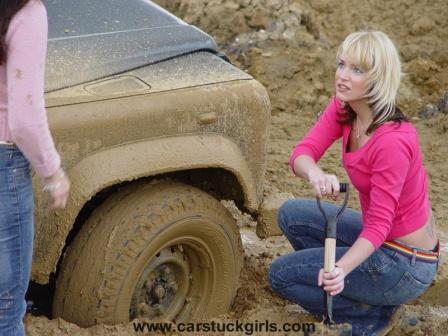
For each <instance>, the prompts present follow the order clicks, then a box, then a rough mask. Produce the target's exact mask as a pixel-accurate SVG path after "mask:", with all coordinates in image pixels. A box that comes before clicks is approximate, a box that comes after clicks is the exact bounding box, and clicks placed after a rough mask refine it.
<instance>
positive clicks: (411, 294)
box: [384, 272, 431, 305]
mask: <svg viewBox="0 0 448 336" xmlns="http://www.w3.org/2000/svg"><path fill="white" fill-rule="evenodd" d="M430 284H431V283H424V282H421V281H420V280H418V279H416V278H415V277H413V276H412V274H410V273H409V272H404V274H403V276H402V277H401V279H400V281H398V282H397V283H396V284H395V285H394V286H393V287H392V288H390V289H389V290H387V291H386V292H385V293H384V298H385V299H386V302H387V303H388V304H390V305H401V304H403V303H406V302H408V301H411V300H414V299H416V298H417V297H419V296H420V295H421V294H423V292H424V291H425V290H426V289H427V288H428V287H429V285H430Z"/></svg>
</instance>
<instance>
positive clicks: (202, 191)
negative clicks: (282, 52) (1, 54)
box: [32, 0, 270, 326]
mask: <svg viewBox="0 0 448 336" xmlns="http://www.w3.org/2000/svg"><path fill="white" fill-rule="evenodd" d="M45 4H46V6H47V11H48V17H49V49H48V63H47V79H46V84H47V87H46V104H47V112H48V120H49V124H50V128H51V130H52V133H53V136H54V138H55V142H56V145H57V148H58V150H59V152H60V153H61V156H62V158H63V164H64V168H65V170H66V171H67V174H68V175H69V177H70V179H71V182H72V190H71V196H70V199H69V203H68V206H67V208H66V209H65V210H63V211H57V212H51V211H48V210H46V209H45V208H44V202H45V199H44V195H43V193H42V192H41V191H40V188H39V181H37V179H36V181H35V185H36V236H35V247H34V264H33V270H32V279H33V281H34V282H35V283H37V284H42V285H45V284H49V283H55V284H56V285H55V291H54V299H53V316H54V317H58V316H59V317H62V318H64V319H66V320H68V321H72V322H75V323H77V324H78V325H81V326H89V325H93V324H96V323H100V322H106V323H117V322H126V321H129V320H132V319H134V318H137V317H146V318H149V319H156V318H162V319H168V320H174V321H182V320H184V321H186V320H191V319H194V318H204V317H209V316H215V315H217V314H220V313H223V312H226V311H227V310H228V309H229V307H230V306H231V304H232V301H233V299H234V296H235V294H236V291H237V289H238V284H239V275H240V270H241V267H242V261H243V260H242V245H241V238H240V234H239V231H238V227H237V225H236V223H235V220H234V219H233V217H232V216H231V214H230V213H229V211H228V210H227V209H226V208H225V207H224V206H223V205H222V203H221V202H220V200H222V199H228V200H234V201H235V204H236V205H237V206H238V207H239V208H240V209H241V210H243V211H245V212H248V213H251V214H253V215H257V213H258V211H259V209H260V204H261V203H262V198H263V177H264V173H265V165H266V143H267V139H268V133H267V132H268V124H269V116H270V104H269V99H268V96H267V93H266V91H265V89H264V88H263V87H262V85H261V84H259V83H258V82H257V81H256V80H254V79H253V78H252V77H251V76H249V75H248V74H247V73H245V72H244V71H241V70H239V69H237V68H236V67H235V66H233V65H232V64H231V63H230V62H229V61H228V60H227V59H226V57H225V56H223V55H222V54H220V52H219V51H218V49H217V46H216V44H215V42H214V40H213V39H212V38H211V37H210V36H208V35H207V34H205V33H204V32H202V31H200V30H199V29H197V28H196V27H193V26H191V25H188V24H186V23H184V22H183V21H181V20H180V19H178V18H176V17H175V16H173V15H171V14H170V13H168V12H167V11H165V10H163V9H162V8H160V7H158V6H157V5H155V4H153V3H151V2H149V1H146V0H133V1H118V0H77V1H62V0H47V1H45Z"/></svg>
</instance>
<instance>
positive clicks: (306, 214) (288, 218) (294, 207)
mask: <svg viewBox="0 0 448 336" xmlns="http://www.w3.org/2000/svg"><path fill="white" fill-rule="evenodd" d="M313 205H314V204H313V203H312V201H310V200H307V199H291V200H288V201H286V202H285V203H283V204H282V206H281V207H280V208H279V210H278V215H277V221H278V225H279V227H280V229H281V230H282V232H283V233H284V234H285V235H286V236H288V233H290V232H291V226H294V233H296V234H297V233H298V232H297V230H300V225H301V224H302V223H312V222H315V217H316V216H315V213H314V208H313Z"/></svg>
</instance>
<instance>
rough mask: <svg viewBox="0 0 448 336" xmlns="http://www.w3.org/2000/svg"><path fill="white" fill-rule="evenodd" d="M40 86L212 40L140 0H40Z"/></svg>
mask: <svg viewBox="0 0 448 336" xmlns="http://www.w3.org/2000/svg"><path fill="white" fill-rule="evenodd" d="M45 5H46V7H47V12H48V21H49V33H48V35H49V41H48V58H47V74H46V75H47V78H46V91H54V90H58V89H61V88H65V87H69V86H73V85H77V84H82V83H85V82H89V81H92V80H96V79H100V78H103V77H107V76H111V75H114V74H118V73H121V72H124V71H128V70H132V69H135V68H138V67H141V66H145V65H148V64H152V63H156V62H159V61H162V60H165V59H169V58H173V57H176V56H179V55H183V54H187V53H191V52H193V51H197V50H210V51H212V52H216V51H217V47H216V44H215V42H214V40H213V39H212V38H211V37H210V36H208V35H207V34H205V33H204V32H202V31H200V30H199V29H197V28H196V27H194V26H190V25H187V24H186V23H184V22H183V21H182V20H180V19H178V18H176V17H175V16H173V15H171V14H170V13H168V12H166V11H165V10H163V9H162V8H160V7H159V6H157V5H155V4H154V3H152V2H150V1H146V0H77V1H72V0H46V1H45Z"/></svg>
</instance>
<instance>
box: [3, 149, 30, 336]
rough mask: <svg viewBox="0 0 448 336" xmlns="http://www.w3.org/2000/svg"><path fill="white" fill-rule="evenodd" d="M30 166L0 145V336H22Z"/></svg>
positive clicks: (14, 151)
mask: <svg viewBox="0 0 448 336" xmlns="http://www.w3.org/2000/svg"><path fill="white" fill-rule="evenodd" d="M33 206H34V204H33V190H32V184H31V176H30V165H29V163H28V161H27V159H26V158H25V157H24V156H23V154H22V153H21V152H20V151H19V150H18V149H17V148H16V147H14V146H8V145H0V335H2V336H10V335H14V336H18V335H20V336H21V335H25V330H24V325H23V321H22V320H23V316H24V315H25V311H26V302H25V293H26V290H27V287H28V282H29V278H30V270H31V261H32V251H33V234H34V229H33Z"/></svg>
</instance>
